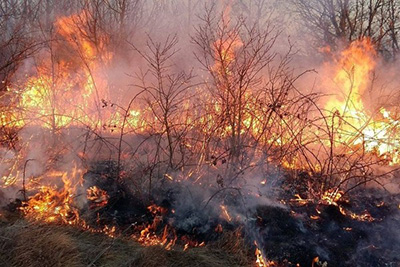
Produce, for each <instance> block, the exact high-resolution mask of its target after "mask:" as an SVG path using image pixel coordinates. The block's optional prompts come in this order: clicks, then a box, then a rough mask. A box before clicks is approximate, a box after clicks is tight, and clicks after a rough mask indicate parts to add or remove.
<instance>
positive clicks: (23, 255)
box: [0, 219, 250, 267]
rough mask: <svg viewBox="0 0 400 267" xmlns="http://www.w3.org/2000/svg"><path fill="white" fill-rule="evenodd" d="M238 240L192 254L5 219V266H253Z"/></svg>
mask: <svg viewBox="0 0 400 267" xmlns="http://www.w3.org/2000/svg"><path fill="white" fill-rule="evenodd" d="M235 240H238V238H237V237H235V236H229V238H227V239H226V238H223V239H222V241H221V242H220V243H218V242H217V243H216V244H215V245H213V246H206V247H202V248H192V249H189V250H188V251H186V252H184V251H179V250H174V251H167V250H165V249H163V248H161V247H142V246H140V245H139V244H137V243H136V242H134V241H132V240H124V239H120V238H115V239H112V238H109V237H107V236H105V235H102V234H93V233H89V232H84V231H80V230H77V229H76V228H73V227H68V226H59V225H41V224H33V223H29V222H27V221H25V220H16V221H14V220H13V221H12V222H10V221H5V220H4V219H0V251H1V253H0V266H4V267H8V266H15V267H17V266H18V267H25V266H30V267H31V266H40V267H47V266H52V267H54V266H69V267H75V266H89V265H90V264H92V263H93V265H92V266H93V267H98V266H143V267H144V266H146V267H151V266H249V264H250V262H249V260H248V258H245V254H243V253H242V252H240V251H239V250H242V249H244V248H243V247H242V246H237V244H239V243H237V242H236V241H235Z"/></svg>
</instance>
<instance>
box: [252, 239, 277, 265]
mask: <svg viewBox="0 0 400 267" xmlns="http://www.w3.org/2000/svg"><path fill="white" fill-rule="evenodd" d="M254 245H255V246H256V252H255V255H256V266H257V267H273V266H277V264H276V262H274V261H269V260H266V259H265V258H264V256H263V253H262V252H261V250H260V249H259V248H258V245H257V242H256V241H254Z"/></svg>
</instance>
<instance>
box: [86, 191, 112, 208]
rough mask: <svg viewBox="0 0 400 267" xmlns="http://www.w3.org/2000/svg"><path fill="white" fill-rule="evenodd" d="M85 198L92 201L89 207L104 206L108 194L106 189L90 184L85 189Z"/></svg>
mask: <svg viewBox="0 0 400 267" xmlns="http://www.w3.org/2000/svg"><path fill="white" fill-rule="evenodd" d="M87 199H88V200H90V201H91V202H92V203H93V204H92V206H91V208H95V207H104V206H106V205H107V203H108V199H109V196H108V194H107V192H106V191H104V190H102V189H100V188H98V187H97V186H92V187H89V188H88V189H87Z"/></svg>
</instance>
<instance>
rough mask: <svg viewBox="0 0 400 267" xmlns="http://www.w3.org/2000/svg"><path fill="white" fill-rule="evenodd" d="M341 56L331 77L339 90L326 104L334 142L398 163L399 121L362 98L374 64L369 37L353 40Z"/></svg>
mask: <svg viewBox="0 0 400 267" xmlns="http://www.w3.org/2000/svg"><path fill="white" fill-rule="evenodd" d="M340 56H341V57H340V59H339V60H338V62H337V71H336V74H335V77H334V79H333V80H334V82H335V84H336V85H337V86H338V87H339V88H340V89H341V90H342V92H341V94H340V95H337V94H336V95H333V96H332V97H330V98H329V99H328V101H327V103H326V105H325V109H326V110H327V111H329V112H330V114H332V124H333V125H332V128H333V129H336V134H335V136H334V141H335V143H336V144H337V145H339V146H343V147H353V148H354V149H356V148H357V147H359V146H362V148H363V151H366V152H370V153H371V154H375V155H377V156H378V157H380V158H382V159H385V160H386V161H387V162H388V164H389V165H396V164H398V163H400V161H399V157H398V153H397V150H398V147H399V145H400V144H399V142H398V140H399V133H398V130H399V129H398V125H399V121H398V120H397V118H396V117H395V115H393V114H392V113H391V111H389V110H387V109H385V108H384V107H381V108H380V109H379V110H378V112H375V111H373V110H369V109H368V108H366V105H365V104H364V101H363V96H364V93H365V91H366V90H367V88H368V86H369V81H370V80H371V79H372V72H373V71H374V69H375V67H376V57H377V55H376V51H375V49H374V47H373V44H372V43H371V41H370V40H369V39H368V38H365V39H362V40H359V41H354V42H353V43H351V44H350V46H349V48H348V49H346V50H344V51H343V52H342V53H341V55H340Z"/></svg>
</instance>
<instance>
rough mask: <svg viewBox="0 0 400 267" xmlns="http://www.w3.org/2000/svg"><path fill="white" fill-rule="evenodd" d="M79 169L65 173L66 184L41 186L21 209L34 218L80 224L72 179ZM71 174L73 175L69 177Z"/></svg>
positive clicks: (64, 180) (64, 181)
mask: <svg viewBox="0 0 400 267" xmlns="http://www.w3.org/2000/svg"><path fill="white" fill-rule="evenodd" d="M76 172H78V173H79V170H78V171H75V172H73V173H63V175H62V181H63V183H64V186H63V187H62V188H61V189H57V188H55V187H52V186H41V187H40V188H39V192H38V193H36V194H35V195H34V196H33V197H31V198H30V199H29V200H28V201H27V202H26V203H24V205H23V206H22V207H21V210H22V211H23V212H24V214H26V216H27V217H28V218H30V219H33V220H39V221H44V222H62V223H67V224H74V225H76V224H79V223H80V222H81V221H80V218H79V213H78V210H77V209H76V208H74V207H73V205H72V204H73V198H74V194H73V191H74V188H73V187H72V184H71V181H72V180H73V178H72V176H76V175H77V173H76ZM70 175H71V177H69V176H70Z"/></svg>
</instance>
